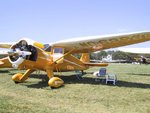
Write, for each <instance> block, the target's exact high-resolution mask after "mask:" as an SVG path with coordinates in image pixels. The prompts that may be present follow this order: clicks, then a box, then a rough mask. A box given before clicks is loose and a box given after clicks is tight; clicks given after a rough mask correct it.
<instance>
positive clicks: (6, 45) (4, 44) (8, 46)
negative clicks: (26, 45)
mask: <svg viewBox="0 0 150 113" xmlns="http://www.w3.org/2000/svg"><path fill="white" fill-rule="evenodd" d="M14 43H15V42H11V43H8V42H7V43H5V42H0V48H10V47H11V46H12V45H13V44H14Z"/></svg>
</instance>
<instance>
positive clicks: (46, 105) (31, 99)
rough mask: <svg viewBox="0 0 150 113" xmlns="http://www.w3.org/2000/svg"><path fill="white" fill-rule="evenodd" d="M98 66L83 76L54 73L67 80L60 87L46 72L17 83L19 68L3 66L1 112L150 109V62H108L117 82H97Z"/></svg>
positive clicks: (133, 112)
mask: <svg viewBox="0 0 150 113" xmlns="http://www.w3.org/2000/svg"><path fill="white" fill-rule="evenodd" d="M98 69H99V68H91V69H89V70H87V71H86V72H87V74H85V75H84V76H83V78H84V79H83V80H78V79H77V78H76V76H75V75H76V73H75V72H64V73H55V74H56V75H59V76H60V75H61V76H60V77H61V78H62V79H63V80H64V81H65V85H64V86H63V87H61V88H58V89H50V87H48V85H47V82H48V78H47V76H46V73H44V72H43V73H41V74H40V75H38V74H36V73H33V75H31V77H30V78H29V79H28V80H27V81H26V82H25V83H20V84H15V83H14V82H13V81H12V80H11V76H12V75H13V74H15V73H17V72H19V71H17V70H12V69H0V113H150V65H132V64H111V65H109V66H108V67H107V72H108V73H115V74H116V75H117V79H118V82H117V84H116V85H115V86H114V85H111V84H109V85H105V83H102V82H95V81H94V77H93V75H92V72H94V71H97V70H98ZM22 72H23V71H22Z"/></svg>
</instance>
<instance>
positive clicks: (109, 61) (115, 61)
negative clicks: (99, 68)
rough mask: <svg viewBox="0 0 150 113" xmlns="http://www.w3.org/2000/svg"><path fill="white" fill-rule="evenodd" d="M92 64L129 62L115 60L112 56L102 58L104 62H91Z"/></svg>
mask: <svg viewBox="0 0 150 113" xmlns="http://www.w3.org/2000/svg"><path fill="white" fill-rule="evenodd" d="M90 61H91V62H97V63H124V62H127V60H120V59H118V60H113V59H112V55H110V54H109V55H107V56H106V57H102V60H90Z"/></svg>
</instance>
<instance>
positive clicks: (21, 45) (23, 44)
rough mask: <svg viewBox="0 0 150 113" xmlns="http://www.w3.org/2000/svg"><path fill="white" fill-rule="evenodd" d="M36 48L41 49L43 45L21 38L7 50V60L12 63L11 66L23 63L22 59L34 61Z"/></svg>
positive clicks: (15, 66) (16, 66) (14, 66)
mask: <svg viewBox="0 0 150 113" xmlns="http://www.w3.org/2000/svg"><path fill="white" fill-rule="evenodd" d="M37 48H39V49H43V48H44V45H43V44H41V43H38V42H36V41H33V40H30V39H21V40H20V41H18V42H17V43H15V44H14V45H12V46H11V48H10V50H11V51H8V56H9V61H10V62H11V63H12V67H13V68H18V66H19V65H20V64H21V63H23V61H24V60H31V61H36V59H37Z"/></svg>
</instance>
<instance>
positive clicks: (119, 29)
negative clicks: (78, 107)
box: [0, 0, 150, 47]
mask: <svg viewBox="0 0 150 113" xmlns="http://www.w3.org/2000/svg"><path fill="white" fill-rule="evenodd" d="M137 31H150V0H0V42H14V41H18V40H19V39H21V38H22V37H28V38H31V39H33V40H35V41H38V42H43V43H51V42H56V41H60V40H64V39H70V38H75V37H82V36H83V37H85V36H95V35H107V34H116V33H128V32H137ZM149 45H150V41H149V42H146V43H142V44H138V45H133V46H130V47H149Z"/></svg>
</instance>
